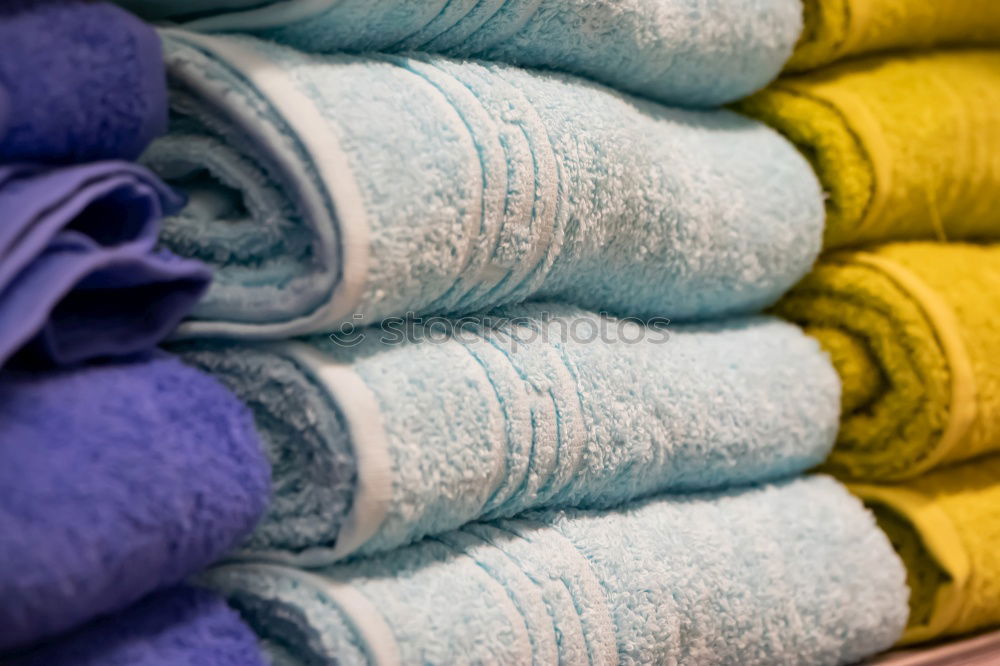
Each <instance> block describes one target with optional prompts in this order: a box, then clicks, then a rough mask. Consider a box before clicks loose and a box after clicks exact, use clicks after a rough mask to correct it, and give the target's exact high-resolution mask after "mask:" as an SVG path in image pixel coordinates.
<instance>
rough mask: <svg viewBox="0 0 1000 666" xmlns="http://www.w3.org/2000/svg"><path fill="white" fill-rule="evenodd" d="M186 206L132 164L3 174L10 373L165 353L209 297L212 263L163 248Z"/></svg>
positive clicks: (1, 316) (3, 296)
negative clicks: (163, 227)
mask: <svg viewBox="0 0 1000 666" xmlns="http://www.w3.org/2000/svg"><path fill="white" fill-rule="evenodd" d="M182 204H183V202H182V201H181V200H180V198H179V197H178V196H177V195H176V194H175V193H174V192H172V191H171V190H170V189H169V188H167V187H166V186H165V185H163V184H162V183H161V182H160V181H159V180H158V179H157V178H156V177H155V176H154V175H153V174H151V173H150V172H149V171H147V170H145V169H143V168H142V167H139V166H137V165H134V164H129V163H125V162H98V163H94V164H88V165H82V166H75V167H63V168H57V169H48V168H45V167H41V166H37V165H12V166H0V211H2V216H0V365H2V364H3V363H4V362H6V361H7V360H8V359H10V358H11V357H12V356H13V355H14V354H15V353H18V352H20V355H19V359H23V360H26V361H34V362H42V363H55V364H72V363H77V362H81V361H84V360H88V359H92V358H101V357H107V356H118V355H127V354H132V353H135V352H139V351H143V350H146V349H149V348H151V347H153V346H154V345H155V344H156V343H157V342H159V341H161V340H162V339H163V338H164V337H166V336H167V335H168V334H169V333H170V332H171V331H172V330H173V329H174V328H175V327H176V326H177V324H178V323H179V322H180V321H181V319H183V317H184V316H185V315H186V314H187V313H188V312H189V311H190V310H191V308H192V307H193V306H194V305H195V303H197V301H198V299H199V298H201V296H202V294H203V293H204V292H205V290H206V289H207V287H208V283H209V281H210V279H211V274H210V272H209V270H208V268H207V267H205V266H204V265H203V264H201V263H199V262H196V261H192V260H188V259H179V258H178V257H176V256H174V255H172V254H170V253H169V252H167V251H165V250H157V249H156V243H157V236H158V233H159V225H160V220H161V218H162V217H163V216H164V215H167V214H172V213H174V212H176V211H177V210H179V209H180V207H181V205H182Z"/></svg>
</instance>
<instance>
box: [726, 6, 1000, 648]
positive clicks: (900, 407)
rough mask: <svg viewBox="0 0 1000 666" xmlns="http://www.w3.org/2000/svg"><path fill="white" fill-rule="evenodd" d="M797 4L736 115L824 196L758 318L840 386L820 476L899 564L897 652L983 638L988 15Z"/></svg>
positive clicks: (989, 556) (994, 58) (992, 105)
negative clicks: (789, 327) (903, 616)
mask: <svg viewBox="0 0 1000 666" xmlns="http://www.w3.org/2000/svg"><path fill="white" fill-rule="evenodd" d="M805 7H806V13H805V18H806V29H805V37H804V39H803V42H802V43H801V44H800V45H799V48H798V49H797V51H796V54H795V55H794V56H793V57H792V59H791V61H790V62H789V70H790V73H788V74H787V75H785V76H783V77H782V78H780V79H779V80H778V81H777V82H775V83H774V84H773V85H771V86H770V87H769V88H768V89H766V90H765V91H763V92H761V93H758V94H757V95H754V96H753V97H751V98H750V99H748V100H745V101H743V102H741V103H740V104H739V108H740V109H742V110H743V111H745V112H748V113H749V114H750V115H752V116H755V117H757V118H760V119H762V120H764V121H765V122H767V123H769V124H770V125H772V126H774V127H775V128H777V129H778V130H779V131H781V132H782V133H783V134H785V135H786V136H787V137H788V138H789V139H790V140H792V141H793V142H794V143H795V144H796V145H797V146H799V148H800V149H801V150H802V152H803V153H804V154H805V155H807V156H808V157H809V159H810V160H811V161H812V163H813V166H814V167H815V169H816V172H817V174H818V175H819V178H820V180H821V181H822V183H823V186H824V189H825V190H826V192H827V193H828V199H827V227H826V234H825V242H824V246H825V249H826V250H828V252H827V254H826V255H825V256H824V257H823V258H822V259H821V260H820V262H819V264H818V266H817V267H816V269H815V270H814V271H813V272H812V273H811V274H810V275H809V276H807V277H806V278H805V279H804V280H803V281H802V282H801V283H800V284H799V285H797V286H796V287H795V289H793V290H792V292H791V293H790V294H789V295H788V296H787V297H786V298H785V299H783V300H782V302H780V303H779V304H778V305H777V307H776V308H775V311H776V312H777V313H778V314H780V315H782V316H784V317H786V318H788V319H790V320H791V321H794V322H797V323H799V324H801V325H802V326H803V327H805V329H806V331H807V332H809V333H810V334H811V335H813V336H815V337H816V338H817V339H818V340H819V341H820V343H821V344H822V345H823V347H824V348H825V349H826V350H827V351H829V353H830V355H831V357H832V359H833V362H834V366H835V367H836V369H837V372H838V374H839V375H840V377H841V380H842V382H843V396H842V401H841V402H842V404H841V410H842V416H841V419H842V423H841V429H840V435H839V437H838V441H837V445H836V447H835V449H834V451H833V453H832V454H831V456H830V458H829V460H828V461H827V463H826V469H827V470H828V471H830V472H832V473H833V474H835V475H837V476H839V477H840V478H842V479H845V480H849V481H853V482H854V484H853V485H852V490H854V492H855V493H857V494H858V495H859V496H860V497H861V498H863V499H864V500H865V502H866V503H868V504H869V506H871V507H872V508H873V509H874V511H875V513H876V515H877V516H878V520H879V524H880V525H881V526H882V528H883V529H884V530H885V531H886V532H887V533H888V534H889V536H890V538H891V540H892V542H893V545H894V546H895V547H896V549H897V551H898V552H899V554H900V555H901V556H902V558H903V560H904V561H905V563H906V565H907V570H908V584H909V587H910V590H911V594H910V617H909V623H908V627H907V631H906V634H905V635H904V637H903V641H904V642H908V643H913V642H919V641H925V640H929V639H935V638H940V637H944V636H950V635H956V634H962V633H966V632H971V631H974V630H978V629H982V628H985V627H989V626H996V625H998V624H1000V603H998V602H997V599H998V598H1000V560H998V557H997V553H1000V398H998V397H997V396H998V395H1000V366H998V365H997V359H998V358H1000V326H998V324H997V322H998V321H1000V245H997V244H996V243H997V242H998V241H1000V113H998V109H1000V5H997V4H996V3H994V2H989V1H986V0H956V1H955V2H947V3H942V2H935V1H934V0H812V1H811V2H806V4H805ZM945 47H947V48H945Z"/></svg>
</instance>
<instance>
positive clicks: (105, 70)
mask: <svg viewBox="0 0 1000 666" xmlns="http://www.w3.org/2000/svg"><path fill="white" fill-rule="evenodd" d="M164 72H165V70H164V67H163V56H162V53H161V51H160V39H159V36H158V35H157V34H156V31H154V30H153V28H152V27H150V26H148V25H146V24H144V23H143V22H142V21H140V20H139V19H137V18H135V17H134V16H132V15H131V14H129V13H128V12H126V11H124V10H123V9H120V8H118V7H114V6H112V5H110V4H106V3H103V2H102V3H93V2H83V1H82V0H0V163H10V162H46V163H70V162H92V161H96V160H102V159H115V158H118V159H128V160H131V159H135V158H137V157H138V156H139V154H140V153H141V152H142V151H143V150H144V149H145V148H146V146H147V145H149V142H150V141H152V140H153V139H154V138H155V137H157V136H158V135H160V134H162V133H163V132H165V131H166V127H167V93H166V74H165V73H164Z"/></svg>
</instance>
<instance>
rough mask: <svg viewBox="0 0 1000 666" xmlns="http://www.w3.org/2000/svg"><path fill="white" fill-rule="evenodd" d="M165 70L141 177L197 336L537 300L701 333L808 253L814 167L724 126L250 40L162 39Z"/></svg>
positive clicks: (811, 253) (494, 78)
mask: <svg viewBox="0 0 1000 666" xmlns="http://www.w3.org/2000/svg"><path fill="white" fill-rule="evenodd" d="M168 63H169V68H170V71H171V74H172V77H173V82H174V91H175V96H174V103H175V108H176V111H177V114H178V117H177V120H176V122H175V123H174V126H173V129H172V131H171V135H170V136H169V137H167V138H165V139H163V140H161V141H159V142H157V143H155V144H154V146H153V148H152V149H151V150H150V152H149V153H148V159H149V163H150V164H151V165H153V167H154V168H155V169H156V170H157V171H159V173H161V174H162V175H163V176H165V177H166V178H167V179H169V180H170V181H171V182H173V183H175V184H176V185H178V186H179V187H181V188H182V189H184V190H186V191H187V192H188V193H189V195H190V197H191V203H190V205H189V206H188V208H187V209H186V210H185V211H184V213H182V214H181V216H179V217H178V218H175V219H174V220H172V221H171V222H169V223H168V225H167V228H166V236H165V238H166V242H167V243H168V245H170V246H171V247H173V248H174V249H176V250H177V251H178V252H179V253H181V254H186V255H189V256H196V257H201V258H204V259H206V260H207V261H209V262H210V263H212V264H213V265H215V266H217V267H218V271H217V272H216V281H215V283H214V284H213V287H212V290H210V292H209V294H208V296H207V298H206V299H205V301H204V302H203V303H202V304H201V305H200V306H199V308H198V310H197V311H196V318H197V319H198V321H194V322H191V323H189V324H186V325H185V327H184V329H183V330H184V331H186V332H188V333H197V334H215V335H226V336H246V337H257V338H265V337H267V338H280V337H288V336H290V335H297V334H302V333H309V332H329V331H330V330H331V327H335V326H337V325H339V324H340V323H342V322H344V321H346V322H349V323H351V324H357V323H358V321H359V320H358V318H356V317H355V316H354V315H357V317H359V318H360V319H361V321H362V323H373V322H376V321H379V320H381V319H382V318H384V317H387V316H392V315H398V314H402V313H405V312H407V311H413V312H462V313H464V312H475V311H477V310H481V309H486V308H488V307H492V306H495V305H499V304H504V303H511V302H518V301H522V300H525V299H526V298H528V297H529V296H535V297H538V298H542V297H547V298H552V299H555V300H565V301H569V302H574V303H576V304H578V305H582V306H584V307H589V308H592V309H595V310H599V309H604V308H607V309H614V310H616V311H618V312H623V313H625V314H631V315H642V314H647V315H662V316H667V317H670V318H671V319H674V320H680V319H695V318H704V317H706V316H709V315H721V314H732V313H736V312H747V311H754V310H758V309H760V308H761V307H763V306H765V305H767V304H770V303H771V302H773V301H774V300H776V299H777V297H778V296H779V295H780V294H781V293H782V292H783V291H784V290H785V289H787V288H788V287H790V286H791V285H792V284H793V283H794V282H795V281H796V280H797V279H798V278H799V277H801V276H802V275H803V274H804V273H805V272H806V271H807V270H808V268H809V267H810V265H811V264H812V261H813V259H814V257H815V256H816V254H817V252H818V249H819V245H820V236H821V234H822V223H823V222H822V218H823V211H822V201H821V198H820V193H819V187H818V184H817V183H816V181H815V177H814V175H813V174H812V171H811V169H810V168H809V165H808V163H807V162H806V161H805V160H803V159H802V158H801V156H800V155H799V154H798V152H797V151H796V150H795V149H794V147H792V146H791V145H790V144H788V143H787V142H786V141H784V139H782V138H781V137H780V136H779V135H777V134H776V133H774V132H773V131H771V130H770V129H768V128H766V127H765V126H763V125H761V124H757V123H755V122H753V121H751V120H748V119H746V118H742V117H740V116H738V115H736V114H732V113H729V112H724V111H716V112H694V111H677V110H669V109H666V108H663V107H659V106H656V105H653V104H651V103H648V102H642V101H639V100H636V99H633V98H629V97H625V96H622V95H620V94H618V93H614V92H612V91H610V90H608V89H606V88H603V87H601V86H598V85H596V84H591V83H587V82H584V81H581V80H578V79H574V78H571V77H567V76H562V75H556V74H544V73H538V72H529V71H525V70H520V69H517V68H512V67H506V66H502V65H491V64H481V63H475V62H458V61H451V60H447V59H443V58H440V57H432V56H412V57H402V56H390V55H383V56H378V55H372V56H366V57H355V56H345V55H340V56H307V55H303V54H301V53H298V52H296V51H293V50H291V49H287V48H284V47H280V46H277V45H274V44H269V43H267V42H263V41H260V40H254V39H250V38H235V37H204V36H197V35H189V34H183V33H172V37H171V39H170V40H169V54H168ZM400 99H406V104H400V103H399V100H400Z"/></svg>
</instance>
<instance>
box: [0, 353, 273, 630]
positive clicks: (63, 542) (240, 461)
mask: <svg viewBox="0 0 1000 666" xmlns="http://www.w3.org/2000/svg"><path fill="white" fill-rule="evenodd" d="M268 472H269V468H268V465H267V459H266V458H265V457H264V454H263V451H262V449H261V446H260V441H259V438H258V437H257V435H256V433H255V432H254V430H253V422H252V419H251V417H250V414H249V413H248V411H247V410H246V408H245V407H244V406H243V405H242V404H240V403H239V402H238V401H237V400H236V399H235V398H234V397H233V396H232V394H230V393H229V392H228V391H227V390H226V389H225V388H223V387H222V386H220V385H219V383H218V382H217V381H216V380H214V379H212V378H211V377H208V376H206V375H204V374H203V373H201V372H198V371H197V370H195V369H193V368H189V367H187V366H185V365H183V364H181V363H180V361H178V360H177V359H175V358H172V357H169V356H166V355H158V356H156V357H153V358H150V359H148V360H145V361H138V360H137V361H135V362H133V363H128V364H122V365H107V366H94V367H89V368H81V369H77V370H71V371H58V372H51V373H20V372H15V371H11V370H4V371H3V374H0V562H3V567H0V599H2V600H3V603H0V626H2V627H3V631H2V632H0V650H2V649H9V648H13V647H16V646H18V645H26V644H29V643H32V642H34V641H36V640H38V639H41V638H44V637H48V636H52V635H54V634H56V633H59V632H61V631H65V630H67V629H71V628H73V627H75V626H77V625H79V624H81V623H83V622H85V621H87V620H89V619H91V618H93V617H96V616H98V615H101V614H104V613H108V612H112V611H116V610H119V609H121V608H123V607H125V606H127V605H128V604H130V603H132V602H134V601H136V600H137V599H139V598H140V597H142V596H143V595H145V594H146V593H148V592H150V591H152V590H155V589H157V588H160V587H164V586H167V585H172V584H175V583H178V582H179V581H180V580H182V579H183V578H185V577H186V576H188V575H189V574H191V573H193V572H195V571H197V570H199V569H201V568H203V567H205V566H206V565H208V564H209V563H211V562H212V561H214V560H215V559H216V558H218V557H219V556H221V555H222V554H223V553H225V552H226V551H227V550H229V549H230V548H231V547H232V546H233V545H235V544H236V543H237V542H238V541H239V540H240V539H241V538H242V537H243V536H245V535H246V534H247V533H248V532H249V531H250V530H251V529H252V527H253V525H254V523H255V522H256V521H257V519H258V517H259V516H260V514H261V513H262V512H263V510H264V505H265V502H266V499H267V494H268Z"/></svg>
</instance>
